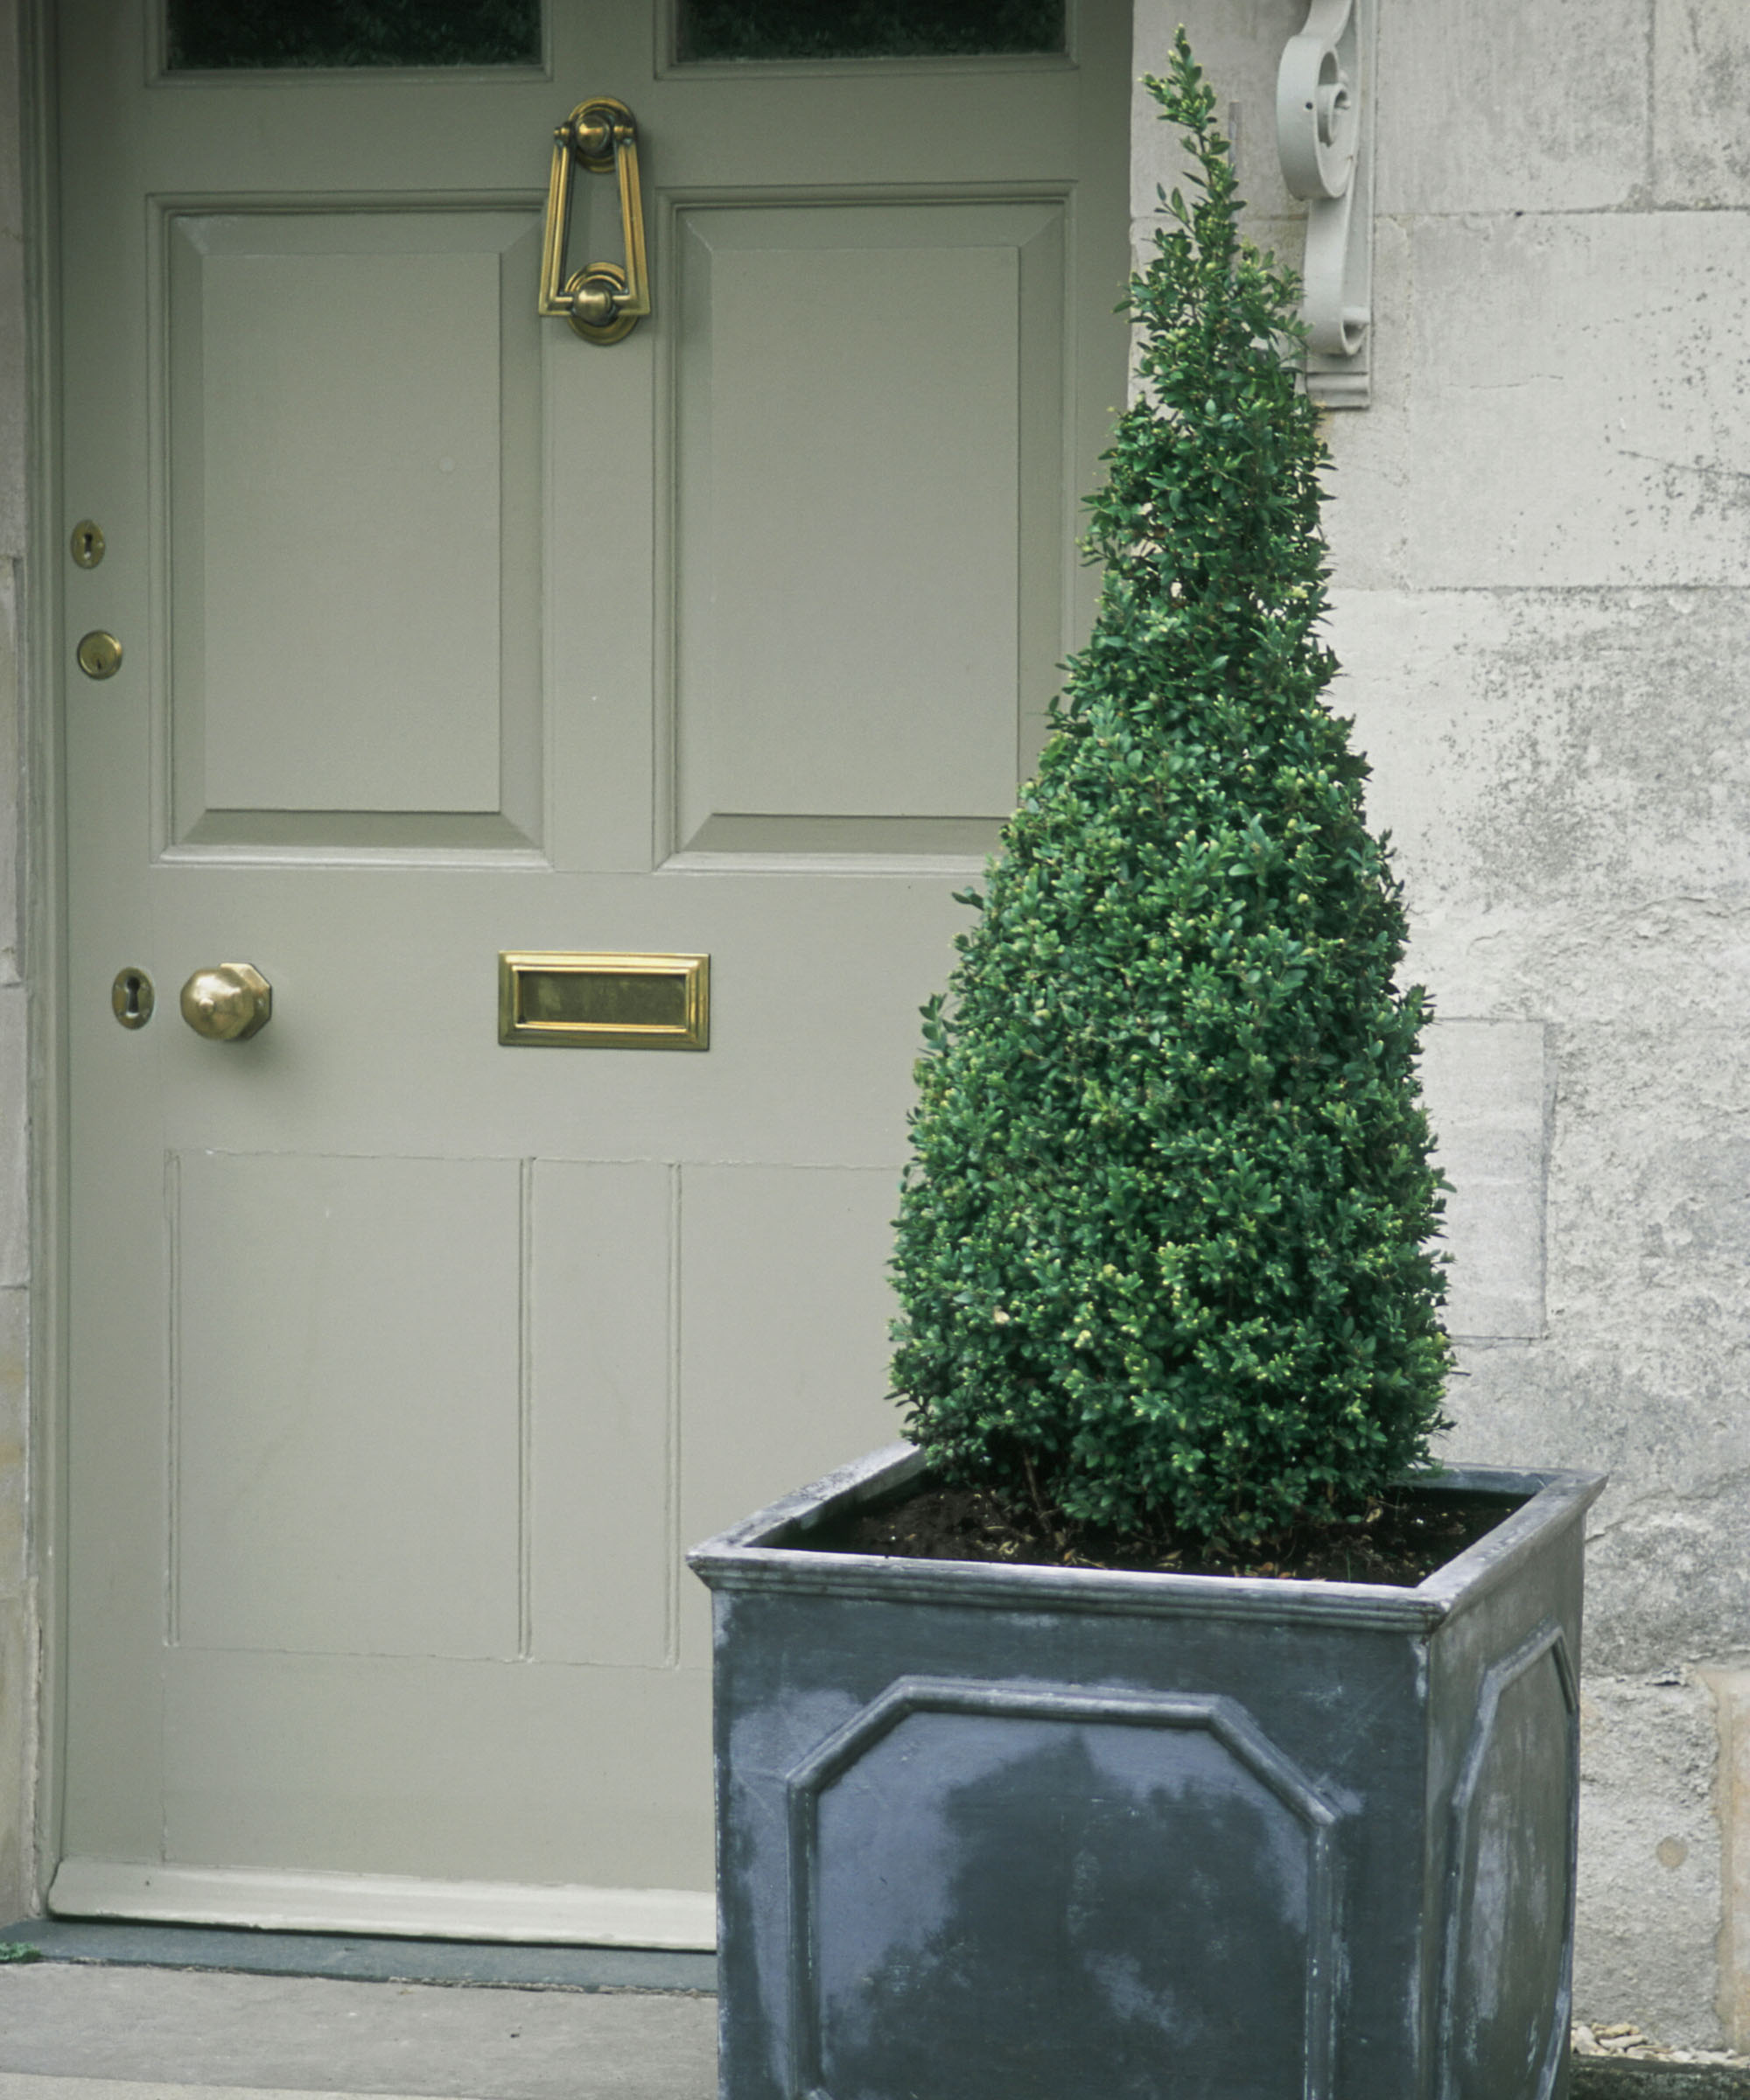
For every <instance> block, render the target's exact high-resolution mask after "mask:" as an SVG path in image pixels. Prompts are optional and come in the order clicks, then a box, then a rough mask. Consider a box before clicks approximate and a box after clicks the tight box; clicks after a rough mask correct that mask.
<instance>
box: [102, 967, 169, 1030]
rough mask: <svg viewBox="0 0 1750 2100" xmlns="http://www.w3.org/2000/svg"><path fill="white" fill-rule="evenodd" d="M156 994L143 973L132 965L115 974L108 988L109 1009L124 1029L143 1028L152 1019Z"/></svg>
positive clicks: (150, 982)
mask: <svg viewBox="0 0 1750 2100" xmlns="http://www.w3.org/2000/svg"><path fill="white" fill-rule="evenodd" d="M157 1004H158V994H157V993H156V992H155V991H153V990H152V981H151V978H150V977H148V976H147V975H146V973H145V971H144V970H140V969H138V968H137V967H135V966H134V965H132V964H130V966H129V967H128V968H127V969H125V970H117V971H116V982H115V983H114V984H112V985H111V986H110V987H109V1008H110V1012H112V1013H114V1015H115V1016H116V1019H117V1020H118V1021H120V1022H121V1024H122V1026H123V1027H124V1028H144V1026H145V1025H146V1023H147V1022H148V1021H149V1020H151V1018H152V1008H153V1007H154V1006H155V1005H157Z"/></svg>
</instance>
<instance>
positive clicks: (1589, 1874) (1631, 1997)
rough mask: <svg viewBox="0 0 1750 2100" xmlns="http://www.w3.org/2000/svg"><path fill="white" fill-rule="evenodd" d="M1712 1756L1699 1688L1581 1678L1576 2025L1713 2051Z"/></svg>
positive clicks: (1716, 1856) (1708, 1715) (1674, 1682)
mask: <svg viewBox="0 0 1750 2100" xmlns="http://www.w3.org/2000/svg"><path fill="white" fill-rule="evenodd" d="M1588 1604H1590V1600H1588ZM1718 1747H1719V1745H1718V1738H1717V1736H1716V1734H1715V1730H1714V1719H1713V1702H1712V1699H1711V1698H1709V1696H1708V1693H1707V1691H1705V1689H1704V1688H1703V1687H1702V1686H1701V1685H1699V1684H1695V1683H1693V1682H1688V1681H1684V1680H1682V1679H1679V1678H1678V1677H1677V1676H1676V1675H1675V1673H1671V1674H1670V1675H1668V1676H1667V1677H1665V1678H1663V1680H1660V1679H1656V1680H1654V1681H1652V1682H1650V1683H1649V1682H1648V1681H1646V1680H1644V1679H1642V1680H1638V1681H1637V1680H1635V1679H1630V1678H1622V1677H1586V1678H1585V1679H1584V1680H1583V1681H1582V1684H1581V1687H1580V1863H1579V1892H1580V1893H1579V1928H1578V1930H1577V1932H1576V1935H1575V1939H1574V2012H1575V2017H1576V2018H1577V2019H1585V2020H1591V2021H1602V2020H1615V2019H1628V2020H1633V2021H1634V2022H1635V2025H1636V2026H1639V2027H1641V2028H1642V2030H1643V2031H1644V2032H1645V2033H1649V2034H1651V2035H1653V2036H1655V2037H1656V2038H1657V2039H1658V2040H1667V2041H1671V2042H1674V2043H1675V2042H1676V2041H1677V2038H1679V2037H1681V2038H1682V2042H1683V2044H1684V2046H1688V2047H1716V2048H1717V2047H1720V2046H1721V2045H1722V2043H1723V2041H1724V2036H1723V2034H1722V2033H1721V2031H1720V2021H1719V2008H1718V2007H1717V2006H1716V2005H1715V2003H1714V1991H1715V1950H1714V1939H1715V1936H1716V1933H1717V1931H1718V1929H1719V1904H1720V1832H1719V1822H1718V1820H1717V1818H1716V1817H1715V1815H1714V1808H1713V1791H1714V1775H1715V1767H1716V1763H1717V1761H1718Z"/></svg>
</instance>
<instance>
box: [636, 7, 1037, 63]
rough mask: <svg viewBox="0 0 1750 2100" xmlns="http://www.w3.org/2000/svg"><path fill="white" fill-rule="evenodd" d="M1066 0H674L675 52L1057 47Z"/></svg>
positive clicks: (767, 54) (820, 53)
mask: <svg viewBox="0 0 1750 2100" xmlns="http://www.w3.org/2000/svg"><path fill="white" fill-rule="evenodd" d="M1063 23H1064V0H680V17H679V24H678V29H679V34H678V39H677V45H678V49H677V55H678V56H679V57H680V58H681V59H683V60H686V59H695V60H697V59H934V58H950V57H991V56H995V55H997V54H998V53H1003V52H1061V50H1062V49H1063V48H1064V31H1063Z"/></svg>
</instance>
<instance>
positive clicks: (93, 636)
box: [73, 627, 122, 678]
mask: <svg viewBox="0 0 1750 2100" xmlns="http://www.w3.org/2000/svg"><path fill="white" fill-rule="evenodd" d="M73 654H74V655H76V656H77V657H78V659H79V668H80V669H81V671H83V672H84V673H85V675H86V676H87V677H88V678H113V677H114V676H116V672H117V671H119V670H120V669H121V668H122V645H121V643H120V642H119V641H116V637H115V636H114V635H113V634H109V632H107V630H106V629H104V628H102V627H94V628H93V629H92V630H91V632H90V634H81V636H80V638H79V647H78V648H77V649H76V650H75V651H74V652H73Z"/></svg>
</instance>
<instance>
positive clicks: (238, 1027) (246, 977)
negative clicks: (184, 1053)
mask: <svg viewBox="0 0 1750 2100" xmlns="http://www.w3.org/2000/svg"><path fill="white" fill-rule="evenodd" d="M182 1018H183V1019H184V1020H186V1022H187V1023H188V1025H189V1026H190V1027H191V1028H192V1029H193V1031H194V1033H196V1034H197V1035H204V1036H205V1037H206V1038H207V1040H208V1041H209V1042H214V1043H242V1042H247V1041H248V1039H249V1037H250V1036H252V1035H258V1034H260V1033H261V1031H262V1029H263V1028H265V1027H266V1026H267V1025H268V1023H269V1020H271V1019H272V1018H273V986H272V985H271V984H269V983H268V981H267V979H266V978H265V977H263V976H262V973H261V971H260V970H257V969H255V966H254V964H253V963H215V964H214V966H213V968H212V969H210V970H196V971H195V973H194V975H193V977H191V978H190V979H189V980H188V982H187V984H185V985H184V986H183V988H182Z"/></svg>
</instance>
